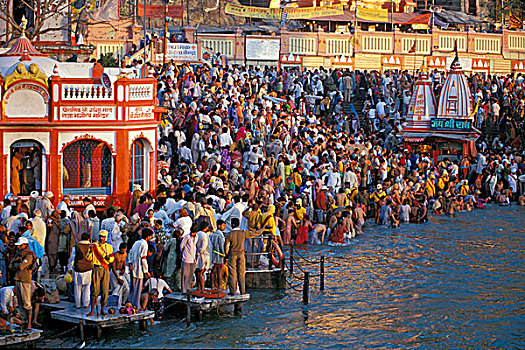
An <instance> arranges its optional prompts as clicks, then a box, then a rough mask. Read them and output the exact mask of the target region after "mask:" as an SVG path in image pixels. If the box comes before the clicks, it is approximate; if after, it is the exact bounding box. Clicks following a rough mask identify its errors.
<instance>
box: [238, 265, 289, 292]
mask: <svg viewBox="0 0 525 350" xmlns="http://www.w3.org/2000/svg"><path fill="white" fill-rule="evenodd" d="M287 273H288V269H287V268H286V269H281V268H278V267H274V268H272V269H271V270H269V269H268V266H264V267H260V268H247V269H246V275H245V279H246V288H250V289H286V274H287Z"/></svg>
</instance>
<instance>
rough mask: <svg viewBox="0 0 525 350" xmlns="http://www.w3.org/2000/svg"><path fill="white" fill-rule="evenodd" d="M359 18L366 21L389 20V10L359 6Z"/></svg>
mask: <svg viewBox="0 0 525 350" xmlns="http://www.w3.org/2000/svg"><path fill="white" fill-rule="evenodd" d="M357 18H358V19H362V20H365V21H373V22H388V10H384V9H369V8H366V7H362V6H357Z"/></svg>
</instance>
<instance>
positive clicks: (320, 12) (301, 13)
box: [284, 4, 344, 19]
mask: <svg viewBox="0 0 525 350" xmlns="http://www.w3.org/2000/svg"><path fill="white" fill-rule="evenodd" d="M284 11H285V12H286V13H287V14H288V19H309V18H317V17H327V16H339V15H343V14H344V11H343V5H341V4H340V5H331V6H318V7H297V8H285V9H284Z"/></svg>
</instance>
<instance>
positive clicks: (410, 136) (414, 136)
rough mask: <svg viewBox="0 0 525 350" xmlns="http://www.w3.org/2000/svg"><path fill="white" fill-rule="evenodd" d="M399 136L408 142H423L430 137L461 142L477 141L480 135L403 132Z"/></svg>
mask: <svg viewBox="0 0 525 350" xmlns="http://www.w3.org/2000/svg"><path fill="white" fill-rule="evenodd" d="M398 136H401V137H403V139H404V140H405V141H407V142H422V141H423V140H424V139H426V138H429V137H435V138H443V139H451V140H461V141H476V140H477V139H478V137H479V134H476V133H467V134H465V133H463V134H459V133H458V134H453V133H449V134H444V133H440V132H405V131H402V132H400V133H399V135H398Z"/></svg>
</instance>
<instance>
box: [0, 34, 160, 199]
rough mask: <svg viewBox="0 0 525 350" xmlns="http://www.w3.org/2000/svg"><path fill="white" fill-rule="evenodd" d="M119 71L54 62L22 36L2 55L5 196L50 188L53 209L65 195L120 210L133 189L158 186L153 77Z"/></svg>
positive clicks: (0, 170)
mask: <svg viewBox="0 0 525 350" xmlns="http://www.w3.org/2000/svg"><path fill="white" fill-rule="evenodd" d="M23 27H24V25H23ZM120 73H121V72H120V71H119V69H118V68H104V67H102V66H101V65H100V64H97V63H96V64H92V63H66V62H58V61H56V60H53V59H51V58H49V57H47V56H46V55H45V54H42V53H41V52H39V51H38V50H36V49H35V47H34V46H33V45H32V43H31V41H30V40H29V39H28V38H27V37H26V35H25V33H24V31H22V34H21V36H20V37H19V38H18V40H17V41H16V42H15V43H14V45H13V46H12V47H11V48H10V50H9V51H7V52H5V53H3V54H0V95H1V98H2V108H1V110H0V149H1V150H2V158H0V162H1V164H0V193H2V195H5V194H7V193H12V194H13V195H14V196H18V197H26V196H29V194H30V193H31V192H33V191H37V192H38V193H40V194H44V193H46V192H48V191H51V192H52V193H53V194H54V198H55V200H54V201H55V204H57V203H58V201H60V200H61V198H62V197H63V196H64V195H69V196H70V197H71V199H72V202H73V205H78V204H80V203H81V200H82V198H83V197H91V199H92V201H93V203H94V204H95V205H96V206H97V207H99V208H103V207H104V206H106V205H107V203H108V202H109V201H111V200H113V199H118V200H119V201H120V203H121V205H122V206H125V205H126V203H127V202H128V200H129V198H130V190H132V189H133V188H134V187H136V186H140V187H141V189H142V190H145V191H147V190H153V189H154V188H155V181H156V177H155V166H156V165H155V161H156V147H155V145H156V143H157V128H158V125H159V122H160V116H161V114H162V112H163V109H162V108H158V107H157V96H156V80H155V79H154V78H152V77H151V78H145V79H129V78H127V77H126V76H125V75H123V74H120Z"/></svg>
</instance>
